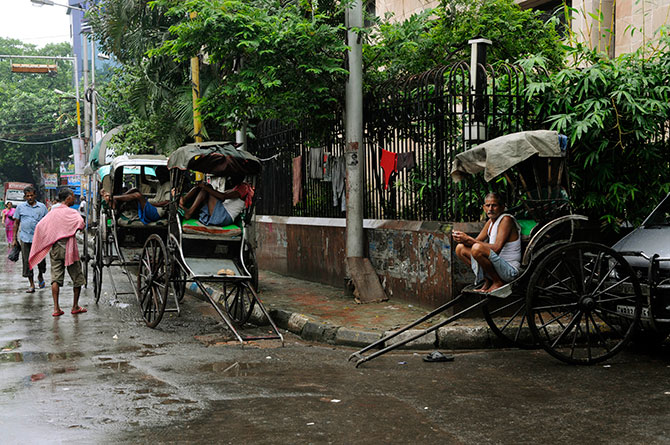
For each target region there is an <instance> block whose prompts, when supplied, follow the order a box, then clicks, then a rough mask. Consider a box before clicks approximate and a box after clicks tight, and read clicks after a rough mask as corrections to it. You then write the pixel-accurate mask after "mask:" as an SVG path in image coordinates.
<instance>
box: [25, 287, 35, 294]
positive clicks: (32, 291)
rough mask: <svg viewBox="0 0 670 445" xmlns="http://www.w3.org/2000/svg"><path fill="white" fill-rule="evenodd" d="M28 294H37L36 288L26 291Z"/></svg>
mask: <svg viewBox="0 0 670 445" xmlns="http://www.w3.org/2000/svg"><path fill="white" fill-rule="evenodd" d="M26 293H27V294H34V293H35V288H34V287H31V288H28V290H27V291H26Z"/></svg>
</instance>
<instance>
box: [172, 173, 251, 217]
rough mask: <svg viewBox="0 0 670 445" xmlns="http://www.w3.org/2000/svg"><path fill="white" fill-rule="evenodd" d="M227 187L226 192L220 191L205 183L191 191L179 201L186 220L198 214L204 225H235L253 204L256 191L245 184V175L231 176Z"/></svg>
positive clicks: (199, 184)
mask: <svg viewBox="0 0 670 445" xmlns="http://www.w3.org/2000/svg"><path fill="white" fill-rule="evenodd" d="M225 187H227V188H226V190H225V191H218V190H216V189H215V188H214V187H212V185H211V184H208V183H206V182H204V181H203V182H200V183H198V184H197V185H196V186H195V187H193V188H192V189H191V190H189V192H188V193H187V194H186V195H185V196H183V197H182V198H181V199H180V201H179V206H180V207H181V208H182V209H183V210H184V219H185V220H186V219H191V218H193V216H194V215H195V214H196V213H198V220H199V221H200V222H201V223H202V224H204V225H208V226H227V225H230V224H233V222H234V221H235V219H236V218H237V216H238V215H239V214H240V213H242V211H243V210H244V208H245V206H248V205H249V204H250V203H251V200H252V198H253V196H254V189H253V187H251V186H250V185H249V184H247V183H246V182H244V175H233V176H230V177H229V178H228V179H227V181H226V185H225ZM189 203H190V205H189Z"/></svg>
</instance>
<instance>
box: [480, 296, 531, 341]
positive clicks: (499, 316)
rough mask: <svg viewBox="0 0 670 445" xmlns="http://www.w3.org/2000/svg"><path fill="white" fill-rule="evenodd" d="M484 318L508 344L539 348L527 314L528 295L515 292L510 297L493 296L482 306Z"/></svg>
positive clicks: (494, 331)
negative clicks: (499, 297)
mask: <svg viewBox="0 0 670 445" xmlns="http://www.w3.org/2000/svg"><path fill="white" fill-rule="evenodd" d="M482 312H483V314H484V319H485V320H486V323H488V325H489V327H490V328H491V330H492V331H493V333H494V334H496V336H498V338H500V339H501V340H502V341H503V343H504V344H505V345H506V346H511V347H515V348H521V349H537V348H538V344H537V342H536V341H535V337H533V334H532V333H531V332H530V327H529V326H528V318H527V314H526V296H525V295H523V294H517V293H513V294H512V295H510V296H509V297H508V298H504V299H498V298H492V299H491V300H490V301H489V303H487V304H486V305H485V306H483V307H482Z"/></svg>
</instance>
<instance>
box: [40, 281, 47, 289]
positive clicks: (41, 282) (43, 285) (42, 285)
mask: <svg viewBox="0 0 670 445" xmlns="http://www.w3.org/2000/svg"><path fill="white" fill-rule="evenodd" d="M39 284H40V289H44V288H45V287H46V283H45V282H44V280H42V281H40V283H39Z"/></svg>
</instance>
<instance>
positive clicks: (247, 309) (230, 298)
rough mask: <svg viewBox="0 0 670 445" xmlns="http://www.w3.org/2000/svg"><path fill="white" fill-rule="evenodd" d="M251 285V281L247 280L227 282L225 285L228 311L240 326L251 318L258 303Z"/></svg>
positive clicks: (224, 301) (225, 299)
mask: <svg viewBox="0 0 670 445" xmlns="http://www.w3.org/2000/svg"><path fill="white" fill-rule="evenodd" d="M249 286H250V283H249V282H246V281H238V282H236V283H225V284H224V286H223V293H224V300H223V303H224V306H225V308H226V312H227V313H228V316H229V317H230V318H231V320H232V321H233V322H234V323H235V324H237V325H238V326H242V325H243V324H244V323H246V322H247V321H248V320H249V317H251V314H252V312H253V311H254V305H255V304H256V300H255V298H254V294H253V292H252V291H251V289H250V288H249Z"/></svg>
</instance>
